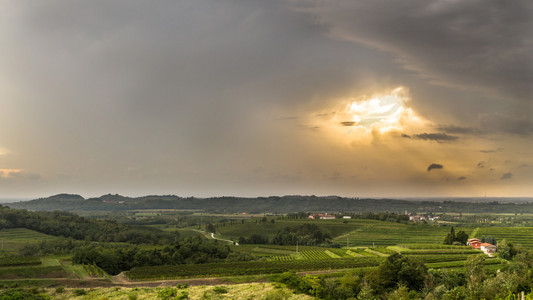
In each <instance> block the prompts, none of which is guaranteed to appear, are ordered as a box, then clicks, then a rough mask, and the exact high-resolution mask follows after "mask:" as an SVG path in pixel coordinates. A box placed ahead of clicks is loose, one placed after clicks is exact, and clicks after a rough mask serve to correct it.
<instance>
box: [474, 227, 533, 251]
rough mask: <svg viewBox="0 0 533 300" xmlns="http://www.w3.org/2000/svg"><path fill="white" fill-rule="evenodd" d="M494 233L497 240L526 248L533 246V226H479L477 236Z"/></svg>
mask: <svg viewBox="0 0 533 300" xmlns="http://www.w3.org/2000/svg"><path fill="white" fill-rule="evenodd" d="M483 235H484V236H487V235H492V236H494V237H495V238H496V240H498V241H500V240H503V239H507V241H509V242H512V243H514V244H515V245H518V244H520V245H522V246H523V247H525V248H533V227H479V229H478V230H477V233H476V237H478V238H479V237H481V236H483Z"/></svg>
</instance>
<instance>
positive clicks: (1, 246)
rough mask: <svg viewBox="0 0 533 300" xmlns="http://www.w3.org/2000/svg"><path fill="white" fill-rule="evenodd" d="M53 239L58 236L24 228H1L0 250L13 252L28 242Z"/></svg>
mask: <svg viewBox="0 0 533 300" xmlns="http://www.w3.org/2000/svg"><path fill="white" fill-rule="evenodd" d="M54 239H58V237H55V236H51V235H47V234H44V233H40V232H37V231H33V230H30V229H26V228H14V229H2V230H0V251H7V252H13V251H17V250H19V249H20V248H22V247H23V246H25V245H28V244H33V243H37V242H40V241H44V240H54Z"/></svg>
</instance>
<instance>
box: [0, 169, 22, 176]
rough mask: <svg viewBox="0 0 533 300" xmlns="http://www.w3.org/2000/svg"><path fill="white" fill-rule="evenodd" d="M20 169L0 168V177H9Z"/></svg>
mask: <svg viewBox="0 0 533 300" xmlns="http://www.w3.org/2000/svg"><path fill="white" fill-rule="evenodd" d="M21 171H22V170H20V169H0V178H9V177H11V176H12V175H13V174H15V173H20V172H21Z"/></svg>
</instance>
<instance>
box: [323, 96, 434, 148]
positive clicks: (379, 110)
mask: <svg viewBox="0 0 533 300" xmlns="http://www.w3.org/2000/svg"><path fill="white" fill-rule="evenodd" d="M408 102H409V94H408V90H407V89H406V88H404V87H397V88H395V89H393V90H392V91H388V92H385V93H378V94H374V95H372V96H363V97H359V98H350V99H347V100H342V101H340V104H339V105H338V106H337V107H335V111H334V112H333V113H329V114H319V115H326V116H328V118H323V119H322V122H323V123H322V124H319V125H318V126H319V127H320V128H324V129H326V130H327V131H329V133H330V134H331V135H333V136H336V137H337V138H339V139H341V140H344V141H347V142H352V141H359V142H362V141H371V140H372V138H373V137H374V136H382V135H385V134H387V133H394V132H404V131H413V130H421V129H423V128H427V126H428V125H429V122H428V121H426V120H424V119H422V118H420V117H418V116H416V114H415V113H414V111H413V110H412V109H411V108H410V107H409V106H408Z"/></svg>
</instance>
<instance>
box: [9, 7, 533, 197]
mask: <svg viewBox="0 0 533 300" xmlns="http://www.w3.org/2000/svg"><path fill="white" fill-rule="evenodd" d="M0 4H1V5H2V8H3V9H2V11H0V40H1V41H2V45H1V46H0V47H1V54H0V107H1V109H0V150H1V151H2V153H3V152H5V151H4V150H3V149H4V148H5V149H7V150H9V151H8V152H9V154H5V155H2V154H0V169H17V170H19V169H20V170H22V171H21V172H20V173H17V175H14V176H10V177H9V178H3V180H0V184H1V185H2V191H3V192H5V193H6V195H9V193H11V194H13V195H14V194H17V193H22V192H25V191H32V193H34V195H35V196H42V195H43V193H48V192H50V193H52V192H74V193H82V192H84V191H89V192H93V191H98V192H94V193H96V194H98V193H108V192H124V191H127V192H126V193H129V192H131V193H140V194H144V193H177V194H184V193H185V194H189V195H206V194H208V195H220V194H224V193H226V194H239V193H241V194H244V193H249V194H273V193H281V194H283V193H317V194H319V193H326V194H330V193H338V191H340V190H341V189H340V188H343V187H346V188H345V189H344V191H348V192H349V193H352V192H354V191H355V190H356V187H355V186H357V184H359V183H360V182H362V183H360V184H359V187H361V188H362V189H363V188H367V187H368V186H370V185H369V184H368V182H370V180H375V186H376V189H375V190H376V191H382V190H383V189H381V182H384V181H386V180H389V181H388V182H393V181H394V180H395V178H394V176H398V177H401V176H405V177H402V178H404V179H405V178H407V179H405V180H406V181H409V180H412V181H413V182H414V181H415V179H419V177H417V176H418V173H417V172H422V173H424V167H425V166H426V164H427V160H426V159H427V157H431V159H432V160H433V159H434V160H436V161H446V162H447V163H446V172H452V169H453V164H451V163H448V161H451V160H452V159H451V157H452V156H453V155H452V154H453V153H452V154H450V155H442V156H436V155H437V153H424V151H426V149H427V148H424V147H426V146H427V147H432V146H434V147H435V148H434V150H435V149H437V147H438V149H437V150H438V151H446V149H447V148H446V147H451V146H454V147H457V148H455V149H458V148H459V147H461V143H463V141H465V142H466V140H467V139H463V137H465V136H467V135H468V136H476V135H479V136H482V138H483V139H486V140H488V139H489V138H493V137H492V136H491V134H493V133H503V134H504V135H506V134H510V135H512V136H513V138H514V139H515V142H516V143H517V144H513V145H503V142H502V144H499V143H496V142H493V140H490V142H487V143H480V144H479V146H478V147H479V148H477V150H475V151H480V150H481V151H487V152H483V153H482V155H485V154H487V155H489V154H490V155H493V156H498V155H503V154H501V153H500V152H501V151H499V150H498V151H497V150H491V149H501V148H505V149H517V150H516V151H517V152H518V151H519V150H520V151H522V152H520V153H522V154H521V155H523V156H524V157H527V155H528V153H527V151H526V150H523V149H529V148H527V147H526V146H527V145H528V144H531V142H530V136H531V134H532V133H533V129H532V128H533V126H532V123H533V122H532V120H531V117H530V115H532V106H531V87H530V82H532V80H531V74H532V69H531V61H532V60H531V55H532V54H531V53H532V52H533V51H531V38H528V37H530V36H531V22H532V21H531V20H532V18H531V6H532V4H531V2H529V1H516V2H513V3H512V4H509V3H508V2H501V1H500V2H498V1H497V2H494V1H492V2H484V1H474V0H467V1H422V0H416V1H411V2H405V1H392V0H376V1H353V2H348V1H312V0H309V1H305V0H272V1H270V0H269V1H264V0H249V1H241V0H195V1H170V0H168V1H167V0H162V1H157V2H146V1H137V0H132V1H123V0H117V1H104V0H94V1H68V0H50V1H37V2H36V1H27V0H18V1H7V0H0ZM376 48H379V49H381V50H384V51H376ZM412 70H415V71H416V72H412ZM419 75H423V76H419ZM428 82H433V83H438V84H445V85H446V87H445V88H443V86H442V85H432V84H428ZM400 85H402V86H406V87H407V88H408V89H409V90H410V95H411V96H412V100H411V102H409V103H408V104H409V106H410V107H412V108H413V109H415V111H417V113H420V115H421V116H422V117H423V118H427V119H429V120H430V121H431V120H433V118H435V119H438V120H437V121H435V123H434V124H457V125H449V126H440V127H438V128H437V131H439V132H436V133H435V132H429V133H420V134H412V133H410V134H411V138H412V139H418V140H421V141H424V140H427V141H438V142H451V141H456V140H458V139H460V140H458V142H456V143H439V144H437V143H431V142H425V143H423V144H424V146H422V147H420V149H418V148H417V149H414V148H407V149H406V150H404V151H405V153H407V154H405V153H404V152H401V150H400V149H398V148H394V147H392V148H390V149H386V148H384V147H383V148H379V147H381V146H380V145H385V144H386V143H383V144H380V143H379V141H376V143H374V144H372V146H369V148H365V147H363V146H360V145H352V144H350V145H349V146H347V147H349V149H348V150H346V149H347V148H342V149H341V147H340V146H336V145H333V144H328V143H330V142H331V140H330V139H329V137H327V136H321V135H320V134H322V133H323V132H326V131H325V130H323V131H322V129H323V128H318V127H317V126H314V125H309V124H304V123H305V121H306V117H305V116H307V115H312V114H317V113H318V112H331V111H332V110H333V107H337V105H338V101H339V99H347V98H350V97H359V96H361V95H369V94H372V93H375V92H382V91H390V90H392V89H393V88H395V87H397V86H400ZM450 86H451V87H450ZM468 88H471V89H468ZM479 91H481V92H479ZM422 112H423V113H422ZM424 113H425V114H424ZM463 120H464V122H459V121H463ZM341 121H343V120H341ZM336 125H337V126H338V127H341V128H343V129H345V130H346V131H349V130H351V129H352V128H350V127H353V125H354V124H352V122H350V121H349V119H347V120H346V122H344V123H340V124H336ZM310 126H314V129H316V130H308V128H309V127H310ZM312 128H313V127H312ZM429 130H431V129H429ZM431 131H432V130H431ZM376 139H377V138H376ZM407 141H410V140H407V139H404V140H402V139H395V142H399V143H401V144H403V143H404V142H405V144H414V143H407ZM484 141H485V140H484ZM421 143H422V142H421ZM517 145H518V147H515V146H517ZM372 147H375V148H372ZM406 147H410V146H409V145H407V146H406ZM416 147H418V146H416ZM295 149H298V151H296V150H295ZM493 151H496V152H493ZM391 153H393V154H391ZM524 153H525V154H524ZM476 154H479V155H481V153H479V152H478V153H476ZM378 155H381V156H380V157H377V156H378ZM397 155H398V161H405V165H401V166H399V167H397V166H396V165H395V163H398V162H397V161H388V160H386V159H384V158H386V157H396V156H397ZM402 155H406V157H404V158H409V159H411V160H404V159H402ZM508 155H512V154H508ZM482 159H484V160H486V161H490V162H491V166H492V165H493V163H492V162H493V160H489V159H488V158H482ZM479 160H480V158H475V160H474V161H473V162H472V165H473V167H474V168H475V163H476V162H477V161H479ZM494 160H497V159H494ZM370 162H373V163H370ZM524 162H528V163H530V162H529V161H526V160H525V161H524ZM370 165H374V166H373V167H369V166H370ZM406 165H407V167H408V168H409V167H411V168H412V170H410V171H407V170H406V169H405V168H404V166H406ZM494 165H495V166H496V165H497V164H496V163H494ZM395 167H397V168H398V169H400V171H398V172H396V173H397V174H396V173H395V172H394V170H395ZM367 168H368V170H367ZM354 170H365V171H364V172H359V171H357V173H356V174H355V175H354V174H353V172H356V171H354ZM383 170H386V172H383ZM509 170H510V171H512V172H514V173H515V174H516V178H513V180H508V181H506V182H516V181H518V179H521V178H528V177H527V176H529V175H527V174H526V175H527V176H526V175H522V174H521V173H519V172H516V171H515V170H514V169H509ZM321 172H326V173H327V174H342V178H337V177H338V176H333V177H335V178H336V179H337V180H335V182H336V184H338V186H336V185H331V186H326V185H325V184H324V185H321V184H322V183H321V181H320V180H315V181H313V176H316V177H317V178H323V176H322V175H321V174H322V173H321ZM523 172H525V171H523ZM350 174H352V175H353V176H351V175H350ZM367 174H380V175H367ZM383 174H387V176H390V178H387V179H383V178H381V177H379V176H383ZM437 174H438V172H435V174H433V172H432V174H431V175H437ZM461 174H467V173H458V174H455V175H454V174H450V176H452V175H453V176H454V177H455V178H457V176H460V175H461ZM365 176H367V177H365ZM378 177H379V178H378ZM426 177H428V176H426ZM454 177H450V178H454ZM310 178H311V179H310ZM368 178H371V179H368ZM391 178H392V179H391ZM412 178H415V179H412ZM475 179H476V178H474V177H473V176H470V175H469V176H468V181H467V182H471V181H474V180H475ZM358 180H360V181H358ZM364 180H368V181H366V182H365V181H364ZM14 182H19V183H20V184H15V183H14ZM413 182H411V183H413ZM413 184H414V185H417V187H420V186H421V185H422V184H423V183H420V184H419V183H413ZM397 186H399V187H400V188H401V189H404V190H405V191H407V190H408V189H410V187H411V185H409V184H403V183H399V184H397ZM339 187H340V188H339ZM308 188H309V189H316V190H307V189H308ZM414 190H416V189H414ZM427 190H429V191H433V189H431V188H428V189H427ZM417 191H418V190H417ZM368 193H369V194H371V193H372V191H369V192H368ZM93 195H94V194H93Z"/></svg>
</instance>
